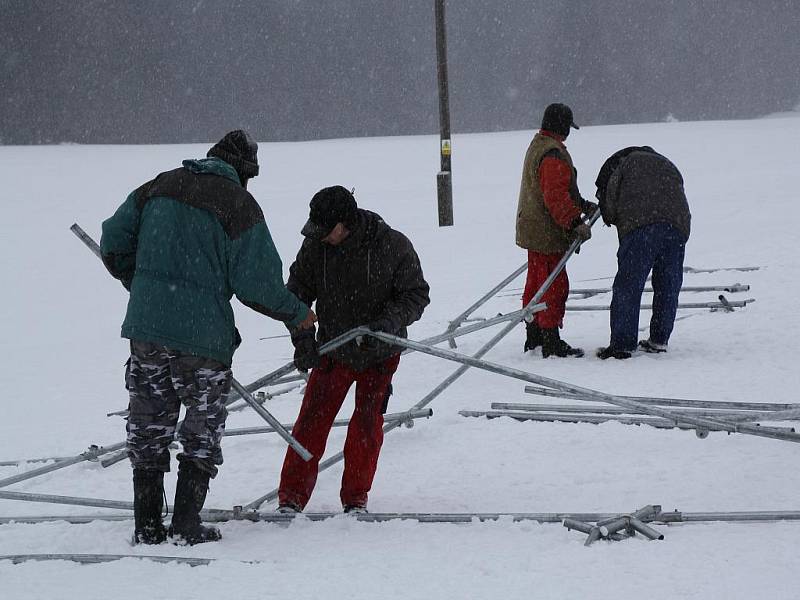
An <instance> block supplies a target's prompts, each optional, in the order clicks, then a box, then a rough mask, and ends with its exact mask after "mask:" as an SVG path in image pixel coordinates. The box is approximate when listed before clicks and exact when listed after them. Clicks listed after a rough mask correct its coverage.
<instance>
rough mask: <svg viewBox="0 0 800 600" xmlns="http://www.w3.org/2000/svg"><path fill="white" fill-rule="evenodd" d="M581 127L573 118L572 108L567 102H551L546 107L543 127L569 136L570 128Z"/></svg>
mask: <svg viewBox="0 0 800 600" xmlns="http://www.w3.org/2000/svg"><path fill="white" fill-rule="evenodd" d="M570 127H572V128H574V129H580V127H578V126H577V125H575V121H573V120H572V109H571V108H570V107H569V106H567V105H566V104H559V103H555V104H551V105H550V106H548V107H547V108H546V109H544V116H543V117H542V129H546V130H547V131H552V132H553V133H557V134H559V135H563V136H564V137H567V136H568V135H569V128H570Z"/></svg>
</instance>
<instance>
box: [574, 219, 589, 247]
mask: <svg viewBox="0 0 800 600" xmlns="http://www.w3.org/2000/svg"><path fill="white" fill-rule="evenodd" d="M572 235H573V236H575V239H578V240H580V241H581V242H585V241H586V240H588V239H589V238H591V237H592V228H591V227H589V225H587V224H586V223H584V222H583V221H581V222H580V223H578V224H577V225H576V226H575V227H573V228H572Z"/></svg>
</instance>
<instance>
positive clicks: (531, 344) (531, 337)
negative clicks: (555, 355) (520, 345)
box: [523, 321, 542, 352]
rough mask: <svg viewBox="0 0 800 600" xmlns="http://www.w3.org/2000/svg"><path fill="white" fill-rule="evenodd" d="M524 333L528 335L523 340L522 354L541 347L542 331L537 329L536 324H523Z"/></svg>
mask: <svg viewBox="0 0 800 600" xmlns="http://www.w3.org/2000/svg"><path fill="white" fill-rule="evenodd" d="M525 331H526V333H527V334H528V337H527V338H526V340H525V349H524V350H523V352H527V351H528V350H535V349H536V348H538V347H539V346H541V345H542V330H541V329H539V326H538V325H537V324H536V323H534V322H533V321H531V322H530V323H525Z"/></svg>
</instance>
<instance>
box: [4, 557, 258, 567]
mask: <svg viewBox="0 0 800 600" xmlns="http://www.w3.org/2000/svg"><path fill="white" fill-rule="evenodd" d="M123 558H138V559H141V560H150V561H153V562H157V563H171V562H176V563H181V564H185V565H189V566H191V567H197V566H205V565H209V564H211V563H212V562H214V561H215V560H216V559H215V558H192V557H187V556H157V555H153V554H6V555H3V556H0V561H2V560H10V561H11V562H12V563H14V564H15V565H17V564H19V563H24V562H27V561H30V560H33V561H43V560H66V561H70V562H76V563H80V564H82V565H96V564H99V563H107V562H113V561H116V560H122V559H123ZM252 562H258V561H252Z"/></svg>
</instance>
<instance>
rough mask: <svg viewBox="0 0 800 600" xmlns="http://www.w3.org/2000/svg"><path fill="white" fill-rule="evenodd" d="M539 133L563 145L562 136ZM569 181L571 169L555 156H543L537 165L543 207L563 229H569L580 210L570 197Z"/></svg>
mask: <svg viewBox="0 0 800 600" xmlns="http://www.w3.org/2000/svg"><path fill="white" fill-rule="evenodd" d="M540 133H541V134H542V135H546V136H548V137H551V138H553V139H554V140H557V141H558V142H560V143H561V145H564V136H562V135H559V134H557V133H553V132H552V131H547V130H546V129H542V130H540ZM554 152H555V151H554ZM571 180H572V169H570V166H569V165H568V164H567V163H566V162H564V161H563V160H561V159H560V158H557V157H555V156H545V157H544V158H543V159H542V162H541V163H540V165H539V185H540V186H541V188H542V194H543V195H544V205H545V207H546V208H547V210H548V212H549V213H550V215H551V216H552V217H553V220H554V221H555V222H556V223H558V225H560V226H561V227H563V228H564V229H570V228H571V227H572V225H573V223H574V222H575V219H577V218H579V217H580V216H581V211H580V209H579V208H578V207H577V206H575V202H574V201H573V200H572V198H571V197H570V181H571Z"/></svg>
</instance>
